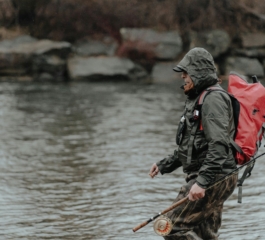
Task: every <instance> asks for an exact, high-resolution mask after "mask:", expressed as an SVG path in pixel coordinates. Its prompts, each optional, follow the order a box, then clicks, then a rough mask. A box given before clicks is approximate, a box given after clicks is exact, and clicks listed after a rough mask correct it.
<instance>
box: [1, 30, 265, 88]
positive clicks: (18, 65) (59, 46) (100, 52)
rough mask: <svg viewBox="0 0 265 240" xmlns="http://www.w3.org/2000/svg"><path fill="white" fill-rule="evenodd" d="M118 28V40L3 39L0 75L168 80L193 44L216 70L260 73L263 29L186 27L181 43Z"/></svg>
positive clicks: (172, 36)
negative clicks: (233, 32) (239, 31)
mask: <svg viewBox="0 0 265 240" xmlns="http://www.w3.org/2000/svg"><path fill="white" fill-rule="evenodd" d="M120 33H121V37H122V40H121V42H117V41H115V40H114V39H112V38H110V37H105V38H101V40H95V39H91V38H85V39H83V40H82V41H77V42H75V43H69V42H57V41H51V40H47V39H36V38H33V37H31V36H29V35H21V36H18V37H15V38H12V39H6V40H3V41H1V42H0V79H1V80H13V79H15V80H21V81H22V80H27V81H54V82H57V81H66V80H68V81H79V80H83V81H84V80H85V81H99V80H110V79H111V80H125V81H148V82H153V83H162V82H172V81H174V79H175V78H176V74H174V72H173V71H172V68H173V66H174V65H175V64H176V63H177V62H178V60H179V59H180V58H181V57H182V56H183V54H185V52H186V51H188V50H189V49H191V48H193V47H204V48H206V49H207V50H208V51H210V52H211V53H212V55H213V57H214V58H215V62H216V66H217V69H218V72H219V74H220V75H224V76H227V75H228V74H229V72H230V71H236V72H238V73H241V74H243V75H246V76H252V75H257V76H258V77H259V78H264V68H265V34H264V33H255V34H244V35H242V36H239V37H238V43H237V44H235V43H232V41H231V39H230V37H229V34H228V33H227V32H225V31H224V30H213V31H205V32H190V33H189V34H188V37H187V39H188V41H185V44H184V41H183V39H182V38H181V36H180V34H179V33H178V32H177V31H170V32H158V31H155V30H152V29H137V28H134V29H130V28H123V29H121V30H120ZM186 42H187V43H186Z"/></svg>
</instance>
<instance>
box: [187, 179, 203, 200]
mask: <svg viewBox="0 0 265 240" xmlns="http://www.w3.org/2000/svg"><path fill="white" fill-rule="evenodd" d="M204 195H205V189H203V188H201V187H200V186H198V184H197V183H195V184H194V185H193V186H192V187H191V189H190V192H189V200H190V201H196V200H199V199H200V198H203V197H204Z"/></svg>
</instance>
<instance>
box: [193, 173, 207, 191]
mask: <svg viewBox="0 0 265 240" xmlns="http://www.w3.org/2000/svg"><path fill="white" fill-rule="evenodd" d="M196 183H197V185H198V186H199V187H201V188H203V189H206V188H207V187H208V186H209V185H208V184H206V183H207V180H206V179H205V178H204V177H203V176H201V175H199V176H198V177H197V178H196Z"/></svg>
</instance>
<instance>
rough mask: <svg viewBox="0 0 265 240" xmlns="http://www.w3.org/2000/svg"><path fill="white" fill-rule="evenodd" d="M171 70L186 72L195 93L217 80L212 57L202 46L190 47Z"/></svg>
mask: <svg viewBox="0 0 265 240" xmlns="http://www.w3.org/2000/svg"><path fill="white" fill-rule="evenodd" d="M173 70H174V71H176V72H183V71H185V72H187V73H188V75H189V76H190V77H191V79H192V81H193V83H194V91H195V94H196V95H198V94H199V93H200V92H202V91H203V90H204V89H205V88H207V87H209V86H212V85H214V84H216V83H217V82H218V77H217V74H216V67H215V65H214V60H213V57H212V55H211V54H210V53H209V52H208V51H207V50H205V49H204V48H198V47H197V48H193V49H191V50H190V51H189V52H188V53H187V54H186V55H185V56H184V57H183V59H182V60H181V61H180V62H179V64H177V66H176V67H174V68H173Z"/></svg>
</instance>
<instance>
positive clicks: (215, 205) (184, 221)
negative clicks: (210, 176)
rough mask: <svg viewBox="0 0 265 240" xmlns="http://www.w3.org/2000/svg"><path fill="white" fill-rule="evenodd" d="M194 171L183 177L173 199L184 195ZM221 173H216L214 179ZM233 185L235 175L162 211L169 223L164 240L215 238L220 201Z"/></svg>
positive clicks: (219, 219) (223, 199) (216, 236)
mask: <svg viewBox="0 0 265 240" xmlns="http://www.w3.org/2000/svg"><path fill="white" fill-rule="evenodd" d="M197 176H198V174H190V175H188V176H187V178H186V181H187V184H186V185H184V186H182V188H181V190H180V192H179V195H178V196H177V198H176V200H175V201H174V202H177V201H179V200H180V199H182V198H184V197H185V196H187V194H188V193H189V191H190V189H191V187H192V185H193V184H194V183H195V182H196V177H197ZM222 176H223V175H217V177H216V179H218V178H220V177H222ZM236 185H237V174H236V175H232V176H231V177H230V178H228V179H226V180H224V181H222V182H220V183H218V184H217V185H215V186H213V187H212V188H210V189H208V190H206V192H205V196H204V198H202V199H200V200H198V201H194V202H191V201H187V202H186V203H184V204H182V205H180V206H179V207H177V208H175V209H173V210H171V211H170V212H168V213H167V214H166V216H167V217H168V218H170V219H171V221H172V223H173V229H172V231H171V233H170V234H169V235H167V236H164V238H165V239H166V240H217V239H218V229H219V228H220V226H221V221H222V210H223V203H224V201H225V200H227V199H228V197H229V196H230V195H231V194H232V193H233V191H234V189H235V187H236Z"/></svg>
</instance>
